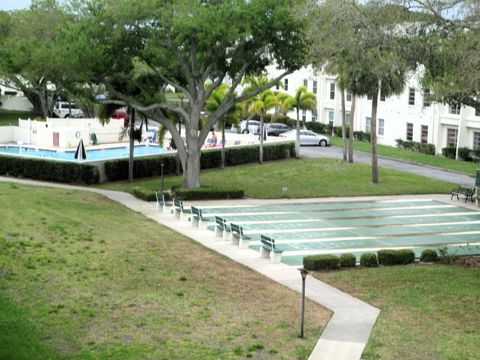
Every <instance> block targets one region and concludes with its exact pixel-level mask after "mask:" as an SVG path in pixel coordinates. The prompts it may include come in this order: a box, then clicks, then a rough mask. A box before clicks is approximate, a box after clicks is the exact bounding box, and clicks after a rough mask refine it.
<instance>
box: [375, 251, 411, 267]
mask: <svg viewBox="0 0 480 360" xmlns="http://www.w3.org/2000/svg"><path fill="white" fill-rule="evenodd" d="M414 261H415V253H414V252H413V250H410V249H401V250H390V249H387V250H379V251H378V263H379V264H380V265H386V266H390V265H406V264H412V263H413V262H414Z"/></svg>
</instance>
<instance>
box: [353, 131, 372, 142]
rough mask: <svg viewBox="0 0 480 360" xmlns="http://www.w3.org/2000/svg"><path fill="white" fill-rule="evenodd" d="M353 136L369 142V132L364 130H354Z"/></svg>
mask: <svg viewBox="0 0 480 360" xmlns="http://www.w3.org/2000/svg"><path fill="white" fill-rule="evenodd" d="M353 137H354V138H355V140H359V141H367V142H370V138H371V135H370V133H367V132H364V131H354V132H353Z"/></svg>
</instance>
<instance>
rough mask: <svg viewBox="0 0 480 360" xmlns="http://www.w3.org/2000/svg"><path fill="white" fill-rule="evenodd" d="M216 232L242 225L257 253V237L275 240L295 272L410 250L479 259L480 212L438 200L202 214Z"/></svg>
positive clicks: (236, 208)
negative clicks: (325, 258)
mask: <svg viewBox="0 0 480 360" xmlns="http://www.w3.org/2000/svg"><path fill="white" fill-rule="evenodd" d="M202 214H203V217H204V218H207V219H208V220H209V221H210V222H211V225H210V226H209V227H208V228H209V229H210V230H214V228H215V225H213V224H214V223H213V221H214V218H215V216H218V217H221V218H223V219H225V220H226V223H227V225H230V224H231V223H234V224H237V225H240V226H241V227H242V228H243V233H244V235H245V236H248V237H249V238H250V239H252V241H251V242H250V248H251V249H254V250H257V251H259V250H260V247H261V245H260V237H261V235H267V236H270V237H271V238H273V239H274V240H275V243H276V247H277V248H278V249H280V250H282V251H283V254H282V262H284V263H286V264H289V265H295V266H299V265H302V263H303V257H304V256H307V255H317V254H334V255H340V254H342V253H353V254H354V255H355V256H356V257H357V261H359V259H360V256H361V255H362V254H363V253H366V252H376V251H378V250H381V249H400V248H408V249H412V250H413V251H415V254H416V255H417V257H419V256H420V253H421V252H422V250H423V249H426V248H432V249H439V248H441V249H444V248H446V249H447V251H448V253H449V254H457V255H477V254H480V212H479V211H476V210H472V209H468V208H464V207H461V206H457V205H454V204H451V203H444V202H441V201H437V200H428V199H412V200H387V201H354V202H342V201H339V202H328V203H308V204H285V205H278V204H277V205H271V206H265V205H262V206H232V207H221V206H212V207H204V208H202Z"/></svg>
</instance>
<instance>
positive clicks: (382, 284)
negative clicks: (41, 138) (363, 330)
mask: <svg viewBox="0 0 480 360" xmlns="http://www.w3.org/2000/svg"><path fill="white" fill-rule="evenodd" d="M315 276H316V277H317V278H319V279H320V280H322V281H325V282H327V283H329V284H332V285H333V286H335V287H338V288H340V289H342V290H344V291H346V292H348V293H349V294H352V295H353V296H356V297H359V298H361V299H363V300H365V301H366V302H368V303H370V304H372V305H375V306H377V307H379V308H380V309H381V310H382V311H381V313H380V316H379V318H378V320H377V323H376V324H375V327H374V329H373V332H372V335H371V337H370V340H369V342H368V344H367V347H366V348H365V351H364V353H363V356H362V358H363V359H365V360H373V359H392V360H393V359H395V360H396V359H403V360H405V359H412V360H413V359H424V360H440V359H478V356H479V354H480V330H479V328H478V324H479V323H480V269H471V268H462V267H457V266H447V265H432V266H420V265H416V266H414V265H412V266H393V267H383V268H377V269H355V270H345V271H338V272H330V273H316V274H315Z"/></svg>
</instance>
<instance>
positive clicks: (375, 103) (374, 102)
mask: <svg viewBox="0 0 480 360" xmlns="http://www.w3.org/2000/svg"><path fill="white" fill-rule="evenodd" d="M377 108H378V93H376V94H375V95H374V96H373V100H372V124H371V125H372V126H371V138H372V183H374V184H378V164H377Z"/></svg>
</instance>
